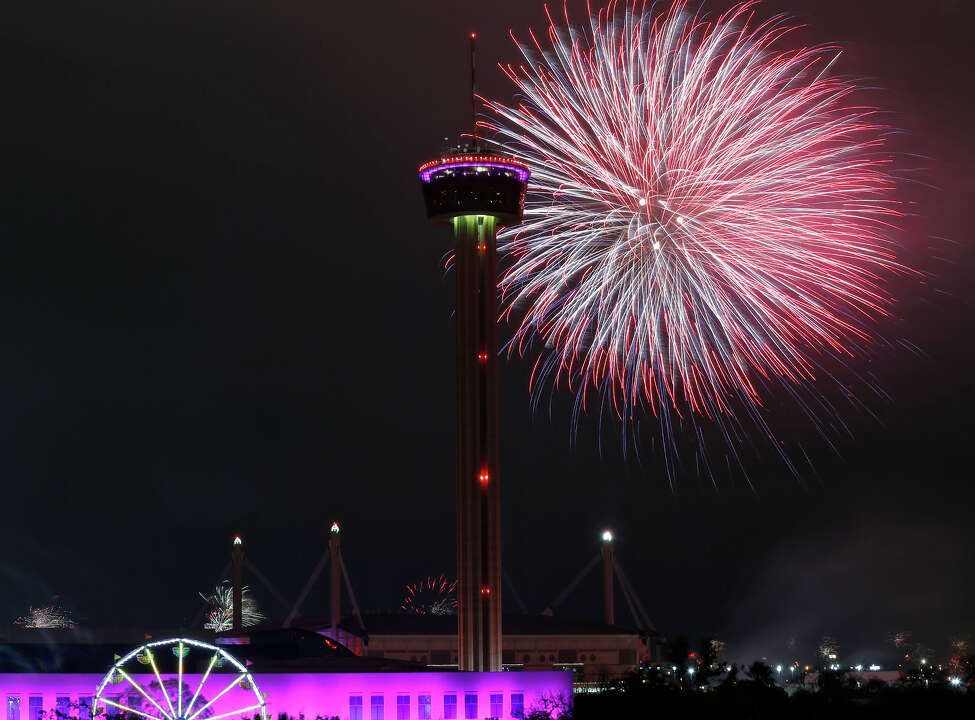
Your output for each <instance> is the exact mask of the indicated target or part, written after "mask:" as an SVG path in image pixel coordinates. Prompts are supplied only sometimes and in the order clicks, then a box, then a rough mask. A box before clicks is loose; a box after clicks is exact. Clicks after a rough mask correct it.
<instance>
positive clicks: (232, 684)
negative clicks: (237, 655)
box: [187, 672, 247, 720]
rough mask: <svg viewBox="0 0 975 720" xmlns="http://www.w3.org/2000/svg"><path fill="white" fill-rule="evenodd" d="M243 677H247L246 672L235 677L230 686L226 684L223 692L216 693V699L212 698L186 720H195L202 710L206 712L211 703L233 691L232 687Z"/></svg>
mask: <svg viewBox="0 0 975 720" xmlns="http://www.w3.org/2000/svg"><path fill="white" fill-rule="evenodd" d="M245 677H247V673H246V672H242V673H240V674H239V675H238V676H237V677H235V678H234V679H233V680H231V681H230V684H228V685H227V687H225V688H224V689H223V690H221V691H220V692H219V693H217V695H216V697H214V698H213V700H211V701H210V702H208V703H207V704H206V705H204V706H203V707H201V708H200V709H199V710H197V711H196V712H195V713H193V714H192V715H190V716H189V718H187V720H195V719H196V717H197V716H198V715H199V714H200V713H201V712H203V711H204V710H206V709H207V708H208V707H210V706H211V705H213V703H215V702H216V701H217V700H219V699H220V698H222V697H223V696H224V695H226V694H227V693H228V692H230V691H231V690H232V689H233V687H234V685H236V684H237V683H239V682H240V681H241V680H243V679H244V678H245ZM208 720H209V718H208Z"/></svg>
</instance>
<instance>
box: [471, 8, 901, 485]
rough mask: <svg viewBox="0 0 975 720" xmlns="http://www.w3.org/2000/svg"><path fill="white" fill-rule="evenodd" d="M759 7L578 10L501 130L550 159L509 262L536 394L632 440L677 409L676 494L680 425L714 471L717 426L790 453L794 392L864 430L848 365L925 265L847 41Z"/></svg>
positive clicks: (507, 248)
mask: <svg viewBox="0 0 975 720" xmlns="http://www.w3.org/2000/svg"><path fill="white" fill-rule="evenodd" d="M654 7H657V6H654ZM756 10H757V8H756V4H755V3H744V4H741V5H738V6H736V7H735V8H733V9H732V10H730V11H728V12H727V13H724V14H721V15H709V14H705V13H704V12H703V11H702V12H700V13H697V14H695V13H694V12H691V11H689V10H688V9H687V6H686V5H685V4H684V3H681V2H678V3H677V4H675V5H673V6H672V7H670V9H665V10H663V11H661V10H655V9H653V8H648V7H646V6H644V5H639V4H636V5H631V6H627V7H619V6H617V5H615V4H613V5H610V6H609V7H608V8H606V9H604V10H601V11H599V12H598V13H596V14H594V15H593V16H592V17H591V18H590V23H589V27H588V28H585V29H577V28H574V27H572V25H571V22H570V20H569V17H568V14H567V13H566V16H565V21H564V22H565V26H564V27H563V26H560V25H559V24H557V23H556V22H554V21H553V22H552V24H551V26H550V27H549V29H548V38H547V42H543V41H541V40H540V39H538V38H537V37H536V36H535V35H534V34H531V41H530V42H527V43H518V46H519V48H520V50H521V52H522V54H523V55H524V57H525V63H524V64H523V65H521V66H520V67H513V66H508V67H507V68H505V72H506V73H507V75H508V76H509V78H510V79H511V80H512V81H513V82H514V83H515V85H516V86H517V93H518V95H517V96H518V100H519V104H518V105H516V106H508V105H505V104H502V103H500V102H488V107H489V108H490V109H491V110H492V111H493V113H492V114H493V117H492V119H491V120H488V121H486V122H484V123H482V124H483V125H484V126H485V127H487V128H488V129H490V130H493V131H494V133H495V137H496V138H497V140H498V141H499V142H501V143H503V144H504V146H505V147H506V148H509V149H511V150H513V151H514V152H516V153H517V154H518V155H519V156H521V157H522V158H523V159H525V160H526V161H527V162H528V163H529V165H530V166H531V168H532V179H531V183H530V185H529V189H528V198H527V201H526V209H525V221H524V224H522V225H521V226H518V227H516V228H512V229H509V230H506V231H504V232H503V233H502V234H501V236H500V239H499V250H500V252H501V255H502V263H503V267H504V268H505V269H504V271H503V274H502V277H501V279H500V292H501V298H502V309H503V310H502V311H503V317H505V318H507V319H508V320H509V321H510V322H512V323H513V327H514V328H515V330H514V334H513V338H512V340H511V341H510V344H509V346H508V349H509V352H512V353H519V354H523V355H527V356H536V359H535V363H534V368H533V372H532V390H533V393H534V397H535V402H536V403H537V402H538V399H539V389H540V388H542V387H550V388H552V389H553V390H554V389H555V388H557V387H559V386H567V387H568V388H570V389H571V390H572V392H574V393H575V398H576V400H575V405H574V411H573V423H574V426H575V427H578V421H579V419H580V417H581V416H582V414H584V413H586V412H588V411H590V410H593V409H595V412H596V413H597V414H598V415H599V416H600V417H602V416H603V415H604V414H606V413H613V414H615V415H616V416H617V417H618V418H619V420H620V421H621V422H622V423H623V425H624V433H623V437H624V443H625V442H626V441H625V438H626V437H627V436H629V435H630V434H632V433H635V431H636V430H635V428H636V426H637V424H638V423H639V421H640V418H641V417H654V418H656V420H655V422H659V425H660V431H659V432H660V435H661V436H662V438H663V440H664V442H663V443H662V447H663V450H664V453H665V455H666V460H667V466H668V468H670V470H671V482H673V461H674V460H675V457H674V456H675V450H676V447H677V445H676V439H675V438H676V436H677V435H678V434H683V435H685V436H688V437H690V438H692V439H693V440H694V441H695V443H696V444H697V451H696V452H697V455H696V459H695V463H696V464H698V468H699V471H700V470H701V467H702V466H704V469H705V470H706V471H707V472H708V474H711V473H710V470H709V466H710V460H709V459H708V452H707V449H706V447H705V446H706V441H705V438H704V434H703V432H702V430H703V429H705V428H707V427H715V428H717V430H718V431H719V433H720V435H721V436H722V441H721V442H722V444H723V446H724V447H726V448H727V450H725V451H724V454H725V455H726V456H727V457H728V458H729V459H732V458H733V459H734V460H737V461H738V462H739V463H740V462H741V457H740V449H739V448H741V447H742V446H743V445H745V444H749V443H752V442H753V438H755V437H758V438H762V439H763V441H768V440H771V444H772V445H774V446H775V447H776V448H779V443H778V441H777V440H776V439H775V437H774V434H773V431H772V428H770V427H769V425H768V421H767V419H766V412H765V409H764V406H765V405H766V404H767V403H768V402H769V400H770V399H771V398H772V397H773V396H781V397H789V398H791V399H792V400H793V401H795V403H796V405H797V406H798V408H800V409H801V412H802V413H803V414H804V415H806V416H808V417H809V418H810V419H812V421H813V422H814V423H815V424H816V426H817V429H819V430H822V429H823V427H824V426H825V425H828V424H833V425H835V426H838V427H842V419H841V417H840V413H839V412H838V409H837V408H836V407H834V406H833V405H832V404H831V403H830V401H829V400H828V399H827V397H826V395H824V393H823V390H824V389H828V388H827V387H826V386H830V385H831V386H832V387H833V388H837V389H839V388H840V386H841V384H845V383H846V382H847V381H848V380H849V379H848V378H847V379H844V378H840V377H838V376H837V375H836V373H835V368H837V367H839V368H842V369H846V370H848V371H849V372H850V374H851V376H853V377H856V372H857V365H858V363H859V362H860V361H863V360H864V358H865V356H866V355H867V354H868V353H869V352H870V347H871V346H872V345H875V344H876V340H877V338H876V331H875V325H876V320H877V319H878V318H880V317H883V316H885V315H887V314H889V312H890V308H891V304H892V298H891V297H890V295H889V293H888V291H887V290H886V289H885V286H886V278H888V277H889V276H891V275H892V274H896V273H902V272H907V271H906V270H905V269H904V268H903V267H902V266H900V265H899V264H898V262H897V259H896V256H895V252H894V245H893V243H892V241H891V234H892V233H893V231H894V230H896V225H897V221H898V218H899V217H901V216H902V214H903V213H902V212H901V211H900V210H899V209H898V205H897V204H896V202H895V201H894V200H893V198H892V191H893V189H894V181H893V179H892V176H891V174H890V173H891V171H890V167H891V161H892V158H891V153H890V152H889V151H887V150H885V135H886V133H887V130H886V128H884V127H883V126H882V125H881V124H880V123H879V122H878V121H877V119H876V116H877V111H876V110H874V109H872V108H868V107H863V106H861V105H859V104H858V103H857V102H856V101H855V100H854V93H855V91H856V86H855V84H854V83H853V82H852V81H849V80H846V79H842V78H837V77H834V76H833V75H832V74H831V65H832V64H833V61H834V60H835V59H836V58H837V57H838V55H839V50H838V49H837V48H835V47H815V48H806V47H798V48H797V47H790V40H791V36H792V33H793V31H794V28H793V27H792V26H791V25H790V24H789V23H788V21H787V20H786V19H785V18H783V17H775V18H772V19H770V20H768V21H765V22H760V21H758V20H756V19H755V12H756ZM550 20H551V17H550ZM517 42H518V41H517V40H516V43H517ZM844 394H846V393H844ZM849 402H850V403H851V404H853V405H855V406H856V405H858V401H857V400H856V398H854V397H850V398H849ZM593 406H595V408H594V407H593ZM778 452H779V453H780V454H781V456H782V457H783V459H784V460H785V461H786V462H787V464H789V466H790V467H791V468H792V469H793V471H794V472H796V468H795V466H794V465H793V464H792V462H791V460H790V459H789V457H788V454H787V453H786V452H784V451H783V450H778ZM681 460H682V461H683V460H684V458H681ZM712 478H713V474H712Z"/></svg>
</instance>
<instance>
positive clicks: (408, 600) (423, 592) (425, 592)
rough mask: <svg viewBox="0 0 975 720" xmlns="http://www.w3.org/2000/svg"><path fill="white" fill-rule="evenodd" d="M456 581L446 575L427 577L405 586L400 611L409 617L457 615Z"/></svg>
mask: <svg viewBox="0 0 975 720" xmlns="http://www.w3.org/2000/svg"><path fill="white" fill-rule="evenodd" d="M456 589H457V581H456V580H448V579H447V576H446V575H441V576H440V577H428V578H427V579H426V580H422V581H420V582H418V583H413V584H412V585H407V586H406V595H404V596H403V602H402V603H401V605H400V609H402V610H403V612H406V613H409V614H411V615H455V614H456V613H457V596H456V595H455V594H454V591H455V590H456Z"/></svg>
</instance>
